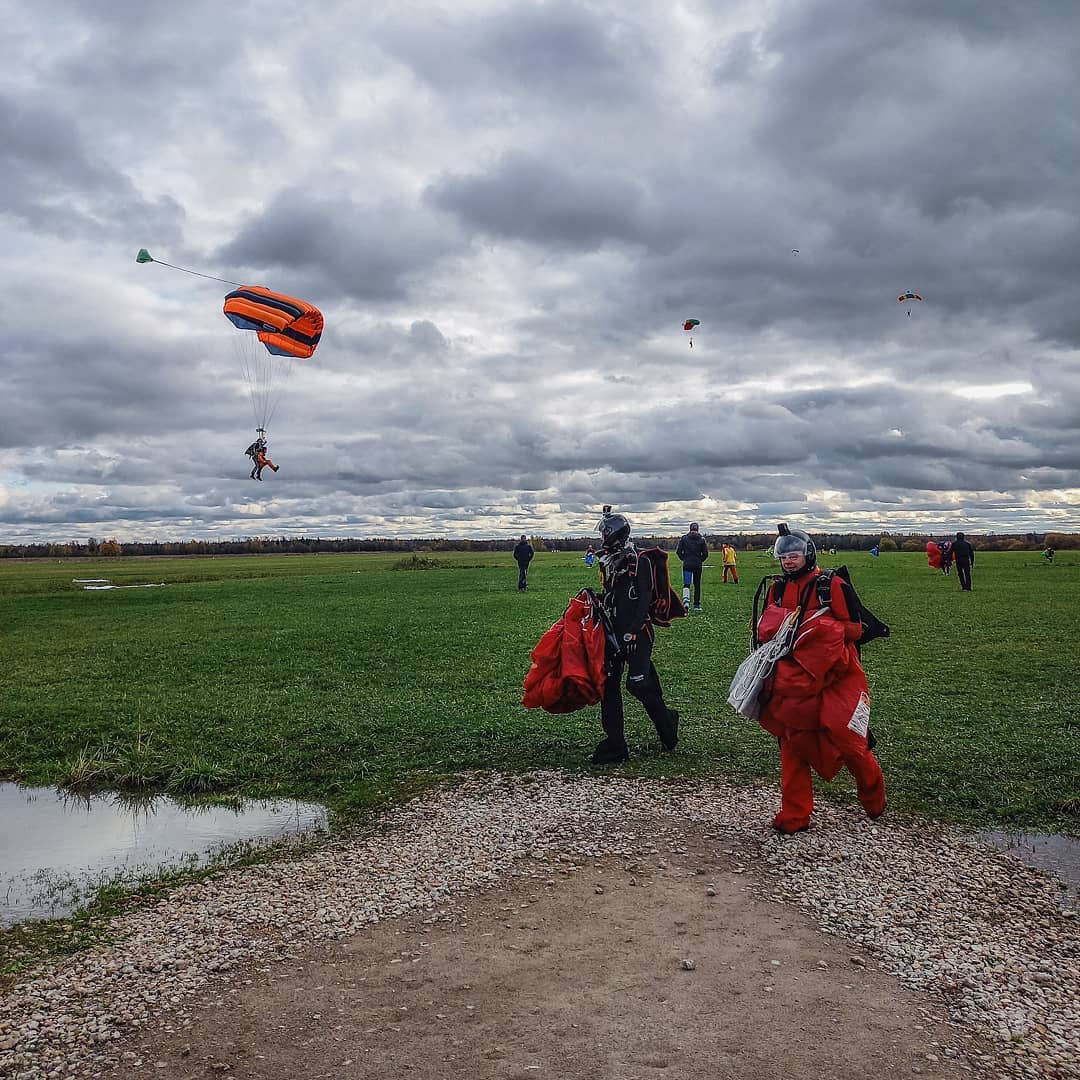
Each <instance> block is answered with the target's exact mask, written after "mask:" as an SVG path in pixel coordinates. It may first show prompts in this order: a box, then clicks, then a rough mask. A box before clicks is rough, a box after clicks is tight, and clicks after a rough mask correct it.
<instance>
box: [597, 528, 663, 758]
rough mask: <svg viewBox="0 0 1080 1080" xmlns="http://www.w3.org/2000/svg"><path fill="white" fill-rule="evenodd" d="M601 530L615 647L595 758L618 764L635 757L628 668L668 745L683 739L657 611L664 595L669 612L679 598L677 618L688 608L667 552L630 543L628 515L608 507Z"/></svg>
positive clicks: (605, 598)
mask: <svg viewBox="0 0 1080 1080" xmlns="http://www.w3.org/2000/svg"><path fill="white" fill-rule="evenodd" d="M600 535H601V538H602V544H603V550H602V551H601V553H600V578H601V581H602V582H603V589H602V591H601V595H600V605H601V607H602V609H603V611H604V616H605V621H606V623H607V626H608V631H609V646H608V653H607V658H606V677H605V679H604V696H603V698H601V701H600V723H601V725H602V726H603V728H604V738H603V740H602V741H601V742H600V744H599V745H598V746H597V747H596V749H595V750H594V751H593V755H592V763H593V764H594V765H616V764H618V763H619V762H620V761H625V760H626V759H627V758H628V757H629V756H630V751H629V748H628V747H627V745H626V734H625V730H624V727H625V717H624V715H623V697H622V681H623V672H624V671H625V672H626V689H627V690H628V691H629V693H631V694H632V695H633V696H634V697H636V698H637V699H638V701H640V702H641V704H642V705H643V706H644V708H645V711H646V712H647V713H648V714H649V719H650V720H652V722H653V724H654V725H655V727H656V732H657V734H658V735H659V736H660V745H661V746H662V747H663V749H664V750H674V749H675V747H676V745H677V744H678V742H679V714H678V713H677V712H676V711H675V710H674V709H669V708H668V707H667V704H666V703H665V701H664V690H663V687H662V686H661V685H660V676H659V675H658V674H657V671H656V665H655V664H654V663H653V659H652V654H653V638H654V629H653V615H654V612H657V601H658V600H659V601H661V602H662V603H663V605H664V606H665V610H666V611H670V608H669V607H667V605H668V604H669V603H670V602H672V601H673V604H674V607H675V608H677V609H678V610H677V611H672V612H671V616H672V617H678V616H680V615H682V614H683V612H682V609H681V608H678V604H679V598H678V597H677V596H675V595H674V594H673V593H672V592H671V587H670V584H669V583H668V576H667V557H666V555H665V553H664V552H663V551H661V550H660V549H659V548H653V549H649V550H648V551H642V552H638V551H637V549H636V548H635V547H634V545H633V544H632V543H631V542H630V522H629V521H627V520H626V518H625V517H623V515H622V514H612V513H611V512H610V508H609V507H605V512H604V518H603V521H602V522H601V525H600ZM657 553H658V554H657ZM654 558H662V561H663V573H662V574H661V573H660V572H659V571H660V567H659V566H658V565H657V564H656V563H654V562H653V559H654ZM658 589H662V590H664V593H663V595H662V596H660V597H658V596H657V590H658ZM658 617H659V615H658ZM665 625H666V621H665ZM616 650H617V651H616Z"/></svg>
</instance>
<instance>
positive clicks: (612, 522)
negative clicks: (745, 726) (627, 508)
mask: <svg viewBox="0 0 1080 1080" xmlns="http://www.w3.org/2000/svg"><path fill="white" fill-rule="evenodd" d="M600 539H601V542H602V543H603V545H604V550H605V551H616V550H618V549H619V548H621V547H622V546H623V544H624V543H626V541H627V540H629V539H630V522H629V521H627V520H626V518H625V517H623V515H622V514H610V513H609V514H604V517H603V520H602V521H601V522H600Z"/></svg>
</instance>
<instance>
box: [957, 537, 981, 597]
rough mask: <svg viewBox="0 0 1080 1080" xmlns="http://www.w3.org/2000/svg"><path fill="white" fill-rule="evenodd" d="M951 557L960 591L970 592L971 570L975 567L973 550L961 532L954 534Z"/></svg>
mask: <svg viewBox="0 0 1080 1080" xmlns="http://www.w3.org/2000/svg"><path fill="white" fill-rule="evenodd" d="M951 555H952V561H953V562H954V563H956V576H957V577H958V578H959V579H960V588H961V590H962V591H963V592H971V570H972V567H974V565H975V549H974V548H973V547H972V546H971V544H970V543H968V541H967V540H966V539H964V534H963V533H962V532H958V533H957V534H956V539H955V540H954V541H953V544H952V552H951Z"/></svg>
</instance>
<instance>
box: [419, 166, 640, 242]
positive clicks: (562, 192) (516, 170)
mask: <svg viewBox="0 0 1080 1080" xmlns="http://www.w3.org/2000/svg"><path fill="white" fill-rule="evenodd" d="M427 196H428V199H429V200H430V201H431V202H432V203H433V204H434V205H435V206H437V207H439V208H440V209H441V210H446V211H451V212H453V213H456V214H458V215H459V216H460V217H461V219H462V221H463V222H464V223H465V224H466V225H468V226H471V227H472V228H474V229H478V230H480V231H481V232H486V233H494V234H495V235H497V236H500V237H504V238H508V239H511V240H513V239H521V240H527V241H529V242H531V243H537V244H541V245H543V246H544V247H566V248H571V249H582V250H591V249H593V248H596V247H599V246H600V245H602V244H604V243H606V242H623V243H630V244H633V243H639V242H641V241H642V240H644V239H645V238H647V237H648V236H650V234H652V233H653V231H654V229H653V227H652V226H651V225H650V224H649V222H648V221H647V220H645V219H646V217H647V213H648V211H647V208H646V205H645V204H646V195H645V192H644V191H643V189H642V187H641V185H640V184H638V183H635V182H634V181H633V180H631V179H627V178H626V177H623V176H619V175H616V174H614V173H609V174H607V175H603V174H595V173H593V174H575V173H573V172H571V171H568V170H566V169H560V168H558V167H556V166H554V165H551V164H549V163H548V162H546V161H541V160H538V159H536V158H533V157H531V156H529V155H525V154H522V153H512V154H509V155H507V156H506V157H505V158H503V159H502V160H501V161H500V162H499V163H498V164H497V165H496V166H495V168H494V169H492V170H491V171H490V172H488V173H486V174H482V175H472V176H459V177H446V178H444V179H442V180H440V181H438V182H437V183H436V184H434V185H433V186H432V187H431V188H430V189H429V190H428V193H427Z"/></svg>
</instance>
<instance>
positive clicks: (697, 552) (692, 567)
mask: <svg viewBox="0 0 1080 1080" xmlns="http://www.w3.org/2000/svg"><path fill="white" fill-rule="evenodd" d="M675 554H676V555H677V556H678V558H679V561H680V562H681V563H682V567H683V572H682V583H683V590H682V599H683V607H685V608H686V610H687V611H689V610H690V585H691V584H693V586H694V610H695V611H700V610H701V570H702V567H703V566H704V565H705V560H706V559H707V558H708V557H709V545H708V544H707V543H705V537H704V536H702V535H701V527H700V526H699V525H698V523H697V522H696V521H691V522H690V531H689V532H688V533H686V534H685V535H684V536H683V537H682V538H681V539H680V540H679V546H678V547H677V548H676V549H675Z"/></svg>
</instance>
